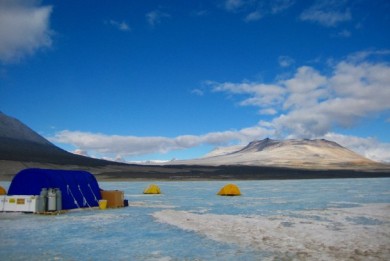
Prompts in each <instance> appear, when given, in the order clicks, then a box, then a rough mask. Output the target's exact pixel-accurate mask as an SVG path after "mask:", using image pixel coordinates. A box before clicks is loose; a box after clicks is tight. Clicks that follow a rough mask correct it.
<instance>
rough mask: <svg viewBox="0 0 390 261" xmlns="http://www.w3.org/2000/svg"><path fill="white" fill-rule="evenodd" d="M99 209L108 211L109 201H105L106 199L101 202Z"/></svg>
mask: <svg viewBox="0 0 390 261" xmlns="http://www.w3.org/2000/svg"><path fill="white" fill-rule="evenodd" d="M99 208H100V209H106V208H107V200H105V199H101V200H99Z"/></svg>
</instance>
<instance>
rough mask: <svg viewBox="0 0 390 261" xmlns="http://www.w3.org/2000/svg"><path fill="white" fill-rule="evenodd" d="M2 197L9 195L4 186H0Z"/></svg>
mask: <svg viewBox="0 0 390 261" xmlns="http://www.w3.org/2000/svg"><path fill="white" fill-rule="evenodd" d="M0 195H7V191H6V190H5V188H3V187H2V186H0Z"/></svg>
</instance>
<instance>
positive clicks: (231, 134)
mask: <svg viewBox="0 0 390 261" xmlns="http://www.w3.org/2000/svg"><path fill="white" fill-rule="evenodd" d="M272 134H273V131H272V130H269V129H267V128H265V127H261V126H254V127H251V128H244V129H241V130H231V131H223V132H211V133H207V134H205V135H199V136H197V135H182V136H177V137H175V138H168V137H158V136H155V137H137V136H118V135H105V134H101V133H90V132H81V131H69V130H64V131H60V132H58V133H56V135H55V136H54V137H51V138H49V139H50V140H51V141H53V142H58V143H66V144H72V145H74V146H76V147H77V150H76V151H75V152H77V154H80V152H83V154H86V152H88V154H90V155H93V154H95V153H98V154H106V155H115V157H129V156H139V155H147V154H153V153H167V152H169V151H173V150H182V149H188V148H193V147H197V146H200V145H203V144H208V145H213V146H220V145H228V144H229V143H231V142H232V141H237V142H240V143H248V142H250V141H252V140H255V139H258V138H259V137H264V136H269V135H272Z"/></svg>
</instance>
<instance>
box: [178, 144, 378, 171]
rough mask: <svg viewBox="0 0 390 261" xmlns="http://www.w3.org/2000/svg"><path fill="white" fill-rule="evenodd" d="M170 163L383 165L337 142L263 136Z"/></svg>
mask: <svg viewBox="0 0 390 261" xmlns="http://www.w3.org/2000/svg"><path fill="white" fill-rule="evenodd" d="M170 164H190V165H208V166H221V165H241V166H274V167H288V168H309V169H361V168H364V169H367V168H378V167H382V164H381V163H378V162H374V161H372V160H369V159H367V158H365V157H363V156H361V155H359V154H357V153H355V152H353V151H351V150H349V149H346V148H344V147H343V146H341V145H339V144H337V143H336V142H332V141H328V140H325V139H316V140H307V139H303V140H294V139H291V140H283V141H281V140H272V139H269V138H267V139H264V140H257V141H253V142H251V143H249V144H248V145H246V146H233V147H227V148H218V149H216V150H215V151H212V152H210V153H209V154H208V155H206V156H205V157H203V158H200V159H195V160H186V161H175V162H171V163H170Z"/></svg>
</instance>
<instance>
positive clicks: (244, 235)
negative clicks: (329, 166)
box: [153, 204, 390, 260]
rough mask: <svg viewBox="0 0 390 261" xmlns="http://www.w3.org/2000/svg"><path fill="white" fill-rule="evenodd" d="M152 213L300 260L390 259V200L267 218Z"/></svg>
mask: <svg viewBox="0 0 390 261" xmlns="http://www.w3.org/2000/svg"><path fill="white" fill-rule="evenodd" d="M153 217H154V218H156V219H157V220H158V221H159V222H162V223H167V224H170V225H173V226H176V227H179V228H181V229H184V230H188V231H193V232H196V233H199V234H202V235H205V236H206V237H208V238H210V239H213V240H216V241H221V242H227V243H234V244H238V245H241V246H243V247H251V248H255V249H257V250H263V251H264V250H265V251H270V252H273V253H276V254H277V256H279V257H284V258H291V259H297V260H388V258H389V257H390V204H367V205H364V206H362V207H355V208H343V209H340V208H332V209H327V210H311V211H300V212H296V213H289V215H288V216H287V215H278V216H271V217H264V216H259V215H251V216H242V215H216V214H196V213H191V212H189V211H176V210H162V211H159V212H155V213H154V214H153Z"/></svg>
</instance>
